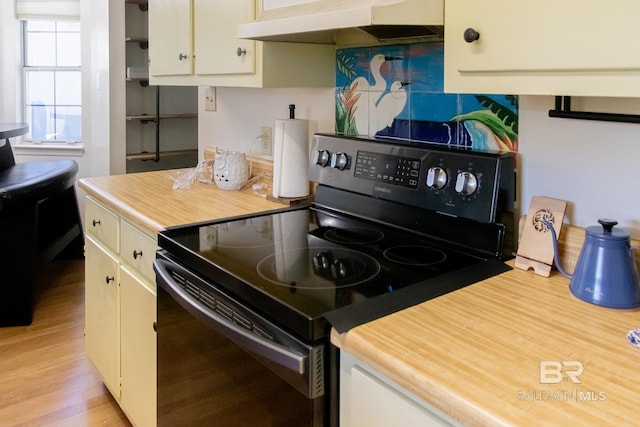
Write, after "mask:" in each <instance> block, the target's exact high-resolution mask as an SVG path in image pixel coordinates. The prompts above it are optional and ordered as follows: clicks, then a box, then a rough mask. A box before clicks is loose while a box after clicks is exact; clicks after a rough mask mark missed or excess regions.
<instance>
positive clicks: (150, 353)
mask: <svg viewBox="0 0 640 427" xmlns="http://www.w3.org/2000/svg"><path fill="white" fill-rule="evenodd" d="M85 229H86V239H85V240H86V248H85V260H86V261H85V266H86V271H85V343H86V351H87V356H88V357H89V359H90V360H91V362H92V363H93V365H94V366H95V367H96V369H97V370H98V372H99V373H100V375H101V377H102V379H103V381H104V383H105V385H106V386H107V387H108V389H109V391H110V392H111V393H112V394H113V396H114V397H115V398H116V400H117V402H118V403H119V404H120V406H121V407H122V409H123V411H124V412H125V414H126V415H127V417H128V418H129V420H130V421H131V423H132V424H133V425H134V426H141V427H148V426H151V427H152V426H155V424H156V335H155V329H154V326H155V325H154V324H155V321H156V285H155V274H154V272H153V260H154V258H155V251H156V239H155V238H154V237H152V236H150V235H149V234H147V233H145V232H144V231H142V230H140V229H139V228H138V227H136V226H135V225H133V224H131V223H130V222H128V221H127V220H125V219H124V218H122V217H120V216H119V215H117V214H116V213H114V212H113V211H111V210H110V209H108V208H107V207H105V206H103V205H102V204H100V203H99V202H98V201H96V200H94V199H93V198H91V197H89V196H87V199H86V202H85Z"/></svg>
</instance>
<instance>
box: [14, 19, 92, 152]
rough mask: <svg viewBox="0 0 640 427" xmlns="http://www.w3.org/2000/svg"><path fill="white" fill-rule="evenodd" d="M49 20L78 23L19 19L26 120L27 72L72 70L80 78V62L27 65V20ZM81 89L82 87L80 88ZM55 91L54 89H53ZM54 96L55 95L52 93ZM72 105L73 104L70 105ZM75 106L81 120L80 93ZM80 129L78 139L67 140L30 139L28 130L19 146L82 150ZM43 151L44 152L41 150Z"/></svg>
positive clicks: (27, 107) (27, 100) (75, 20)
mask: <svg viewBox="0 0 640 427" xmlns="http://www.w3.org/2000/svg"><path fill="white" fill-rule="evenodd" d="M36 20H38V21H49V22H56V23H57V22H63V21H66V22H69V21H72V22H77V23H78V24H79V25H80V20H79V19H57V18H54V17H52V18H48V19H39V18H27V19H21V22H20V42H21V64H20V70H21V78H22V81H21V92H22V99H23V102H22V114H23V117H24V121H25V122H27V118H28V117H29V114H28V109H29V108H30V107H32V106H31V105H28V102H29V99H28V92H29V91H28V87H27V84H28V77H27V75H28V73H29V72H40V71H50V72H53V73H55V72H68V71H72V72H76V71H77V72H80V79H82V64H80V65H78V66H69V65H62V66H57V65H56V66H51V65H46V66H44V65H35V66H33V65H27V54H28V41H27V36H28V31H27V28H28V22H29V21H36ZM58 32H59V30H58V28H57V25H56V29H55V33H56V34H57V33H58ZM78 34H81V32H80V29H79V30H78ZM81 90H82V89H81ZM54 93H55V90H54ZM54 96H55V95H54ZM58 105H59V104H57V102H56V101H55V100H54V103H53V104H52V107H54V108H55V107H56V106H58ZM71 106H74V107H75V105H71ZM77 107H79V108H80V120H81V121H82V115H83V113H84V111H83V105H82V95H81V99H80V103H79V104H78V105H77ZM28 123H29V126H30V127H31V126H32V123H31V122H28ZM80 129H81V131H80V134H81V135H80V139H79V140H76V139H69V140H64V139H58V140H55V139H43V140H40V139H32V137H31V132H29V133H28V134H27V135H25V136H24V138H23V143H22V144H21V148H29V149H28V150H27V152H31V151H32V150H31V148H38V147H42V148H45V147H46V149H47V150H51V151H48V154H54V153H58V152H65V153H68V152H69V151H78V150H83V145H82V140H83V138H84V133H83V129H82V125H81V128H80ZM43 153H44V152H43Z"/></svg>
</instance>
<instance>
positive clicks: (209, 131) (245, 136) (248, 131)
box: [198, 88, 335, 158]
mask: <svg viewBox="0 0 640 427" xmlns="http://www.w3.org/2000/svg"><path fill="white" fill-rule="evenodd" d="M216 98H217V108H216V111H215V112H209V111H204V100H203V99H204V88H200V90H199V93H198V148H199V150H198V151H199V153H200V158H202V157H203V151H204V149H205V147H220V148H224V149H229V150H237V151H244V152H247V153H248V152H251V151H252V150H254V151H259V148H260V145H259V141H256V137H257V136H258V135H260V128H261V127H262V126H268V127H271V128H273V127H274V126H275V121H276V120H277V119H286V118H288V117H289V104H295V105H296V110H295V111H296V118H298V119H308V120H309V121H310V123H309V134H310V136H311V135H313V134H314V133H316V132H333V131H334V114H335V113H334V89H333V88H325V89H317V88H304V89H299V88H296V89H245V88H243V89H239V88H217V89H216ZM254 142H255V145H253V144H254Z"/></svg>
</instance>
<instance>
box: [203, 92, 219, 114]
mask: <svg viewBox="0 0 640 427" xmlns="http://www.w3.org/2000/svg"><path fill="white" fill-rule="evenodd" d="M204 111H216V88H215V87H206V88H204Z"/></svg>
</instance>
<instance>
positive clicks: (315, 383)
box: [309, 346, 324, 399]
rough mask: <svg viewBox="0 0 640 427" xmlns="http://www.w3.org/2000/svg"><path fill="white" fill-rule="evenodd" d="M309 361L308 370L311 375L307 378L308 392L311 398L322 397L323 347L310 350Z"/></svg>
mask: <svg viewBox="0 0 640 427" xmlns="http://www.w3.org/2000/svg"><path fill="white" fill-rule="evenodd" d="M310 357H311V360H309V369H310V370H311V372H310V373H311V375H310V377H309V381H310V382H311V383H310V384H309V392H310V393H311V396H310V397H311V398H312V399H314V398H316V397H320V396H322V395H324V347H323V346H318V347H314V348H313V349H311V353H310Z"/></svg>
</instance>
